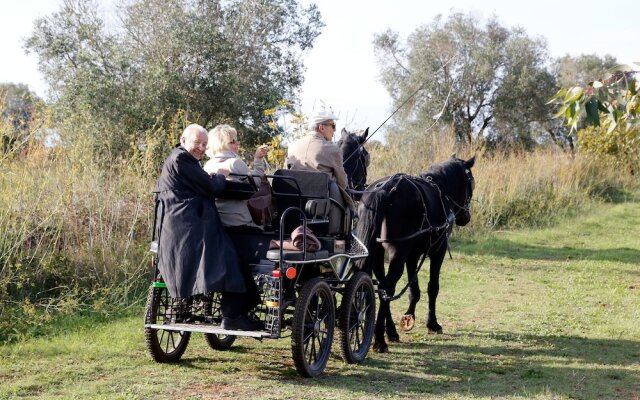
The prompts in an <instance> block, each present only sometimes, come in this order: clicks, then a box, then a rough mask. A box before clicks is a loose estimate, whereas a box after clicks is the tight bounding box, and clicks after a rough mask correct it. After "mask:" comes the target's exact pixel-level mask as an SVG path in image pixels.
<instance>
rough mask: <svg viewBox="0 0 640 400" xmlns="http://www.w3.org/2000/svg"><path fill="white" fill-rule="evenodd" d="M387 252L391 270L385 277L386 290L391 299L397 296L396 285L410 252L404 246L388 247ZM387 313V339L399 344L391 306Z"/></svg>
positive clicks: (388, 307)
mask: <svg viewBox="0 0 640 400" xmlns="http://www.w3.org/2000/svg"><path fill="white" fill-rule="evenodd" d="M387 251H388V252H389V269H388V270H387V274H386V275H385V285H384V290H385V292H386V293H387V295H388V296H389V297H392V296H394V295H395V294H396V285H397V283H398V281H399V280H400V278H401V277H402V274H403V272H404V264H405V261H406V259H407V253H408V250H407V249H406V248H405V247H404V246H401V247H400V246H388V248H387ZM385 311H386V313H387V315H386V321H385V330H386V332H387V339H389V341H390V342H399V341H400V335H398V331H397V330H396V325H395V323H394V322H393V316H392V315H391V306H390V304H389V305H388V306H387V308H386V310H385Z"/></svg>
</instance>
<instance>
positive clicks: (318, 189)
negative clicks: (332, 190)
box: [272, 169, 329, 198]
mask: <svg viewBox="0 0 640 400" xmlns="http://www.w3.org/2000/svg"><path fill="white" fill-rule="evenodd" d="M273 175H274V176H276V177H280V176H281V177H284V178H274V179H273V183H272V187H273V191H274V192H276V193H290V194H298V193H299V194H301V195H303V196H305V197H307V198H323V197H327V196H328V195H329V175H328V174H325V173H324V172H318V171H304V170H298V169H279V170H277V171H276V172H274V173H273Z"/></svg>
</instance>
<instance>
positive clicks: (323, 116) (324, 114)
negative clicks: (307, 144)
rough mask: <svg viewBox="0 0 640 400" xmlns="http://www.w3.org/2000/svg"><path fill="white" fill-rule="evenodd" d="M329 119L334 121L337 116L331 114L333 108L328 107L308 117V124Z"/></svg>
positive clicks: (311, 124)
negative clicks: (327, 109)
mask: <svg viewBox="0 0 640 400" xmlns="http://www.w3.org/2000/svg"><path fill="white" fill-rule="evenodd" d="M330 119H332V120H334V121H336V120H337V119H338V117H337V116H336V115H334V114H333V110H331V109H329V111H326V110H323V111H320V112H318V113H316V114H314V115H312V116H311V117H309V126H313V125H315V124H319V123H321V122H324V121H328V120H330Z"/></svg>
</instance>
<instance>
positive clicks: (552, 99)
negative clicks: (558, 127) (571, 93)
mask: <svg viewBox="0 0 640 400" xmlns="http://www.w3.org/2000/svg"><path fill="white" fill-rule="evenodd" d="M566 93H567V89H565V88H562V89H560V90H558V92H557V93H556V94H555V95H554V96H553V97H552V98H550V99H549V101H547V103H546V104H551V103H553V102H555V101H556V100H558V99H559V98H560V97H562V96H564V95H565V94H566Z"/></svg>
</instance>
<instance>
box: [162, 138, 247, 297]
mask: <svg viewBox="0 0 640 400" xmlns="http://www.w3.org/2000/svg"><path fill="white" fill-rule="evenodd" d="M224 187H225V178H224V176H222V175H214V176H210V175H209V174H207V173H206V172H205V171H204V170H203V169H202V166H201V165H200V162H199V161H198V160H196V158H195V157H193V156H192V155H191V154H189V152H188V151H187V150H186V149H185V148H184V147H182V146H176V148H175V149H173V151H172V152H171V155H169V157H168V158H167V159H166V161H165V162H164V166H163V167H162V173H161V175H160V179H158V183H156V187H155V189H154V192H156V193H157V199H158V200H160V201H161V202H162V203H163V204H164V218H161V217H159V218H158V221H159V222H158V224H159V227H158V229H159V231H160V232H159V246H158V266H159V269H160V273H161V274H162V277H163V278H164V281H165V283H166V284H167V288H168V289H169V293H170V294H171V296H172V297H187V296H191V295H194V294H198V293H205V292H209V291H213V292H234V293H243V292H245V285H244V281H243V279H242V275H241V274H240V271H239V269H238V268H239V266H238V257H237V254H236V252H235V249H234V247H233V244H232V243H231V240H230V239H229V237H228V236H227V234H226V233H225V231H224V229H223V227H222V223H221V222H220V216H219V215H218V210H217V209H216V205H215V202H214V200H215V197H216V195H218V194H219V193H220V192H221V191H222V190H223V189H224ZM162 209H163V207H162V206H160V208H159V210H158V213H159V215H162V212H163V210H162Z"/></svg>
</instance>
